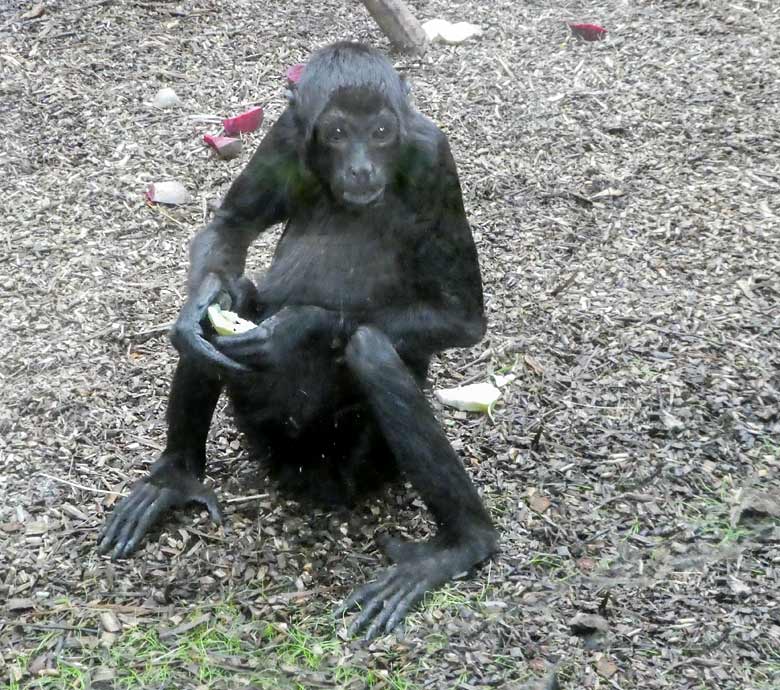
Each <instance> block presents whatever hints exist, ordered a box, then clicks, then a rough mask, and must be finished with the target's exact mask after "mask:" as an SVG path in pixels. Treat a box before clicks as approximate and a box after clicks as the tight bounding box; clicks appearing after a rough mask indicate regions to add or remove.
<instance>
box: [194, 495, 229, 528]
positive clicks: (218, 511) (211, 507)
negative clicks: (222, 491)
mask: <svg viewBox="0 0 780 690" xmlns="http://www.w3.org/2000/svg"><path fill="white" fill-rule="evenodd" d="M196 500H197V501H198V502H199V503H202V504H203V505H205V506H206V508H207V509H208V511H209V515H210V516H211V520H212V522H213V523H214V524H216V525H221V524H222V523H224V522H225V514H224V513H223V512H222V506H220V505H219V501H218V500H217V495H216V494H215V493H214V492H213V491H211V490H210V489H204V490H203V491H202V492H201V493H200V494H199V495H198V496H197V498H196Z"/></svg>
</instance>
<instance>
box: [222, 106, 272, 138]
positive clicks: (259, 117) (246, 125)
mask: <svg viewBox="0 0 780 690" xmlns="http://www.w3.org/2000/svg"><path fill="white" fill-rule="evenodd" d="M262 122H263V109H262V108H252V110H247V111H246V112H245V113H241V114H240V115H236V116H235V117H228V118H225V119H224V120H222V126H223V127H224V128H225V134H227V135H228V136H232V135H233V134H241V133H242V132H254V131H255V130H256V129H257V128H258V127H259V126H260V124H261V123H262Z"/></svg>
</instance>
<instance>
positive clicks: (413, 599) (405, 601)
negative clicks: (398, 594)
mask: <svg viewBox="0 0 780 690" xmlns="http://www.w3.org/2000/svg"><path fill="white" fill-rule="evenodd" d="M427 591H428V586H427V584H426V583H425V582H420V583H419V584H418V585H417V586H416V587H414V589H412V591H411V592H409V593H408V594H407V595H406V596H405V597H403V598H402V599H401V600H400V602H398V604H397V605H396V606H395V610H394V611H393V613H392V615H391V616H390V618H388V620H387V624H386V625H385V633H390V632H392V631H393V629H394V628H395V627H396V626H397V625H398V624H399V623H400V622H401V621H402V620H403V619H404V618H405V617H406V614H407V613H409V610H410V609H411V608H412V607H413V606H416V605H417V604H418V603H419V602H420V601H421V600H422V598H423V597H424V596H425V592H427Z"/></svg>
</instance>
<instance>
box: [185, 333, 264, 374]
mask: <svg viewBox="0 0 780 690" xmlns="http://www.w3.org/2000/svg"><path fill="white" fill-rule="evenodd" d="M190 346H191V349H192V354H193V355H194V356H195V357H196V358H197V359H200V360H201V361H202V362H204V363H208V364H210V365H215V366H217V367H219V368H220V369H222V370H223V371H226V372H228V373H233V374H246V373H248V372H250V371H251V369H250V368H249V367H247V366H244V365H243V364H241V363H240V362H236V361H235V360H233V359H231V358H230V357H227V356H226V355H224V354H222V353H221V352H220V351H219V350H217V348H215V347H214V346H213V345H212V344H211V343H210V342H208V341H207V340H204V339H203V338H201V337H200V336H195V338H194V339H193V340H191V341H190Z"/></svg>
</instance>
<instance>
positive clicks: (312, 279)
mask: <svg viewBox="0 0 780 690" xmlns="http://www.w3.org/2000/svg"><path fill="white" fill-rule="evenodd" d="M328 230H331V231H330V232H329V231H328ZM408 282H409V281H408V279H407V277H406V276H405V275H404V270H403V262H402V261H401V258H400V254H399V252H398V250H397V248H396V247H394V246H393V242H392V241H391V240H390V239H389V238H387V236H386V235H377V234H375V233H372V232H371V229H370V228H367V229H365V230H364V229H362V228H349V227H347V228H344V227H341V228H338V229H332V228H322V229H320V230H318V231H317V232H306V233H301V234H298V233H286V234H285V236H283V237H282V239H281V240H280V242H279V245H278V246H277V249H276V254H275V256H274V260H273V263H272V264H271V267H270V269H269V270H268V272H267V273H266V274H265V275H264V276H263V277H262V278H261V279H260V281H259V283H258V288H259V290H260V293H261V297H262V299H263V300H264V301H267V302H271V303H277V304H313V305H317V306H321V307H325V308H326V309H333V310H339V311H360V312H365V311H368V312H370V311H373V310H375V309H379V308H382V307H386V306H389V305H390V304H398V303H399V302H401V301H403V300H404V295H405V293H406V290H407V289H408Z"/></svg>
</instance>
